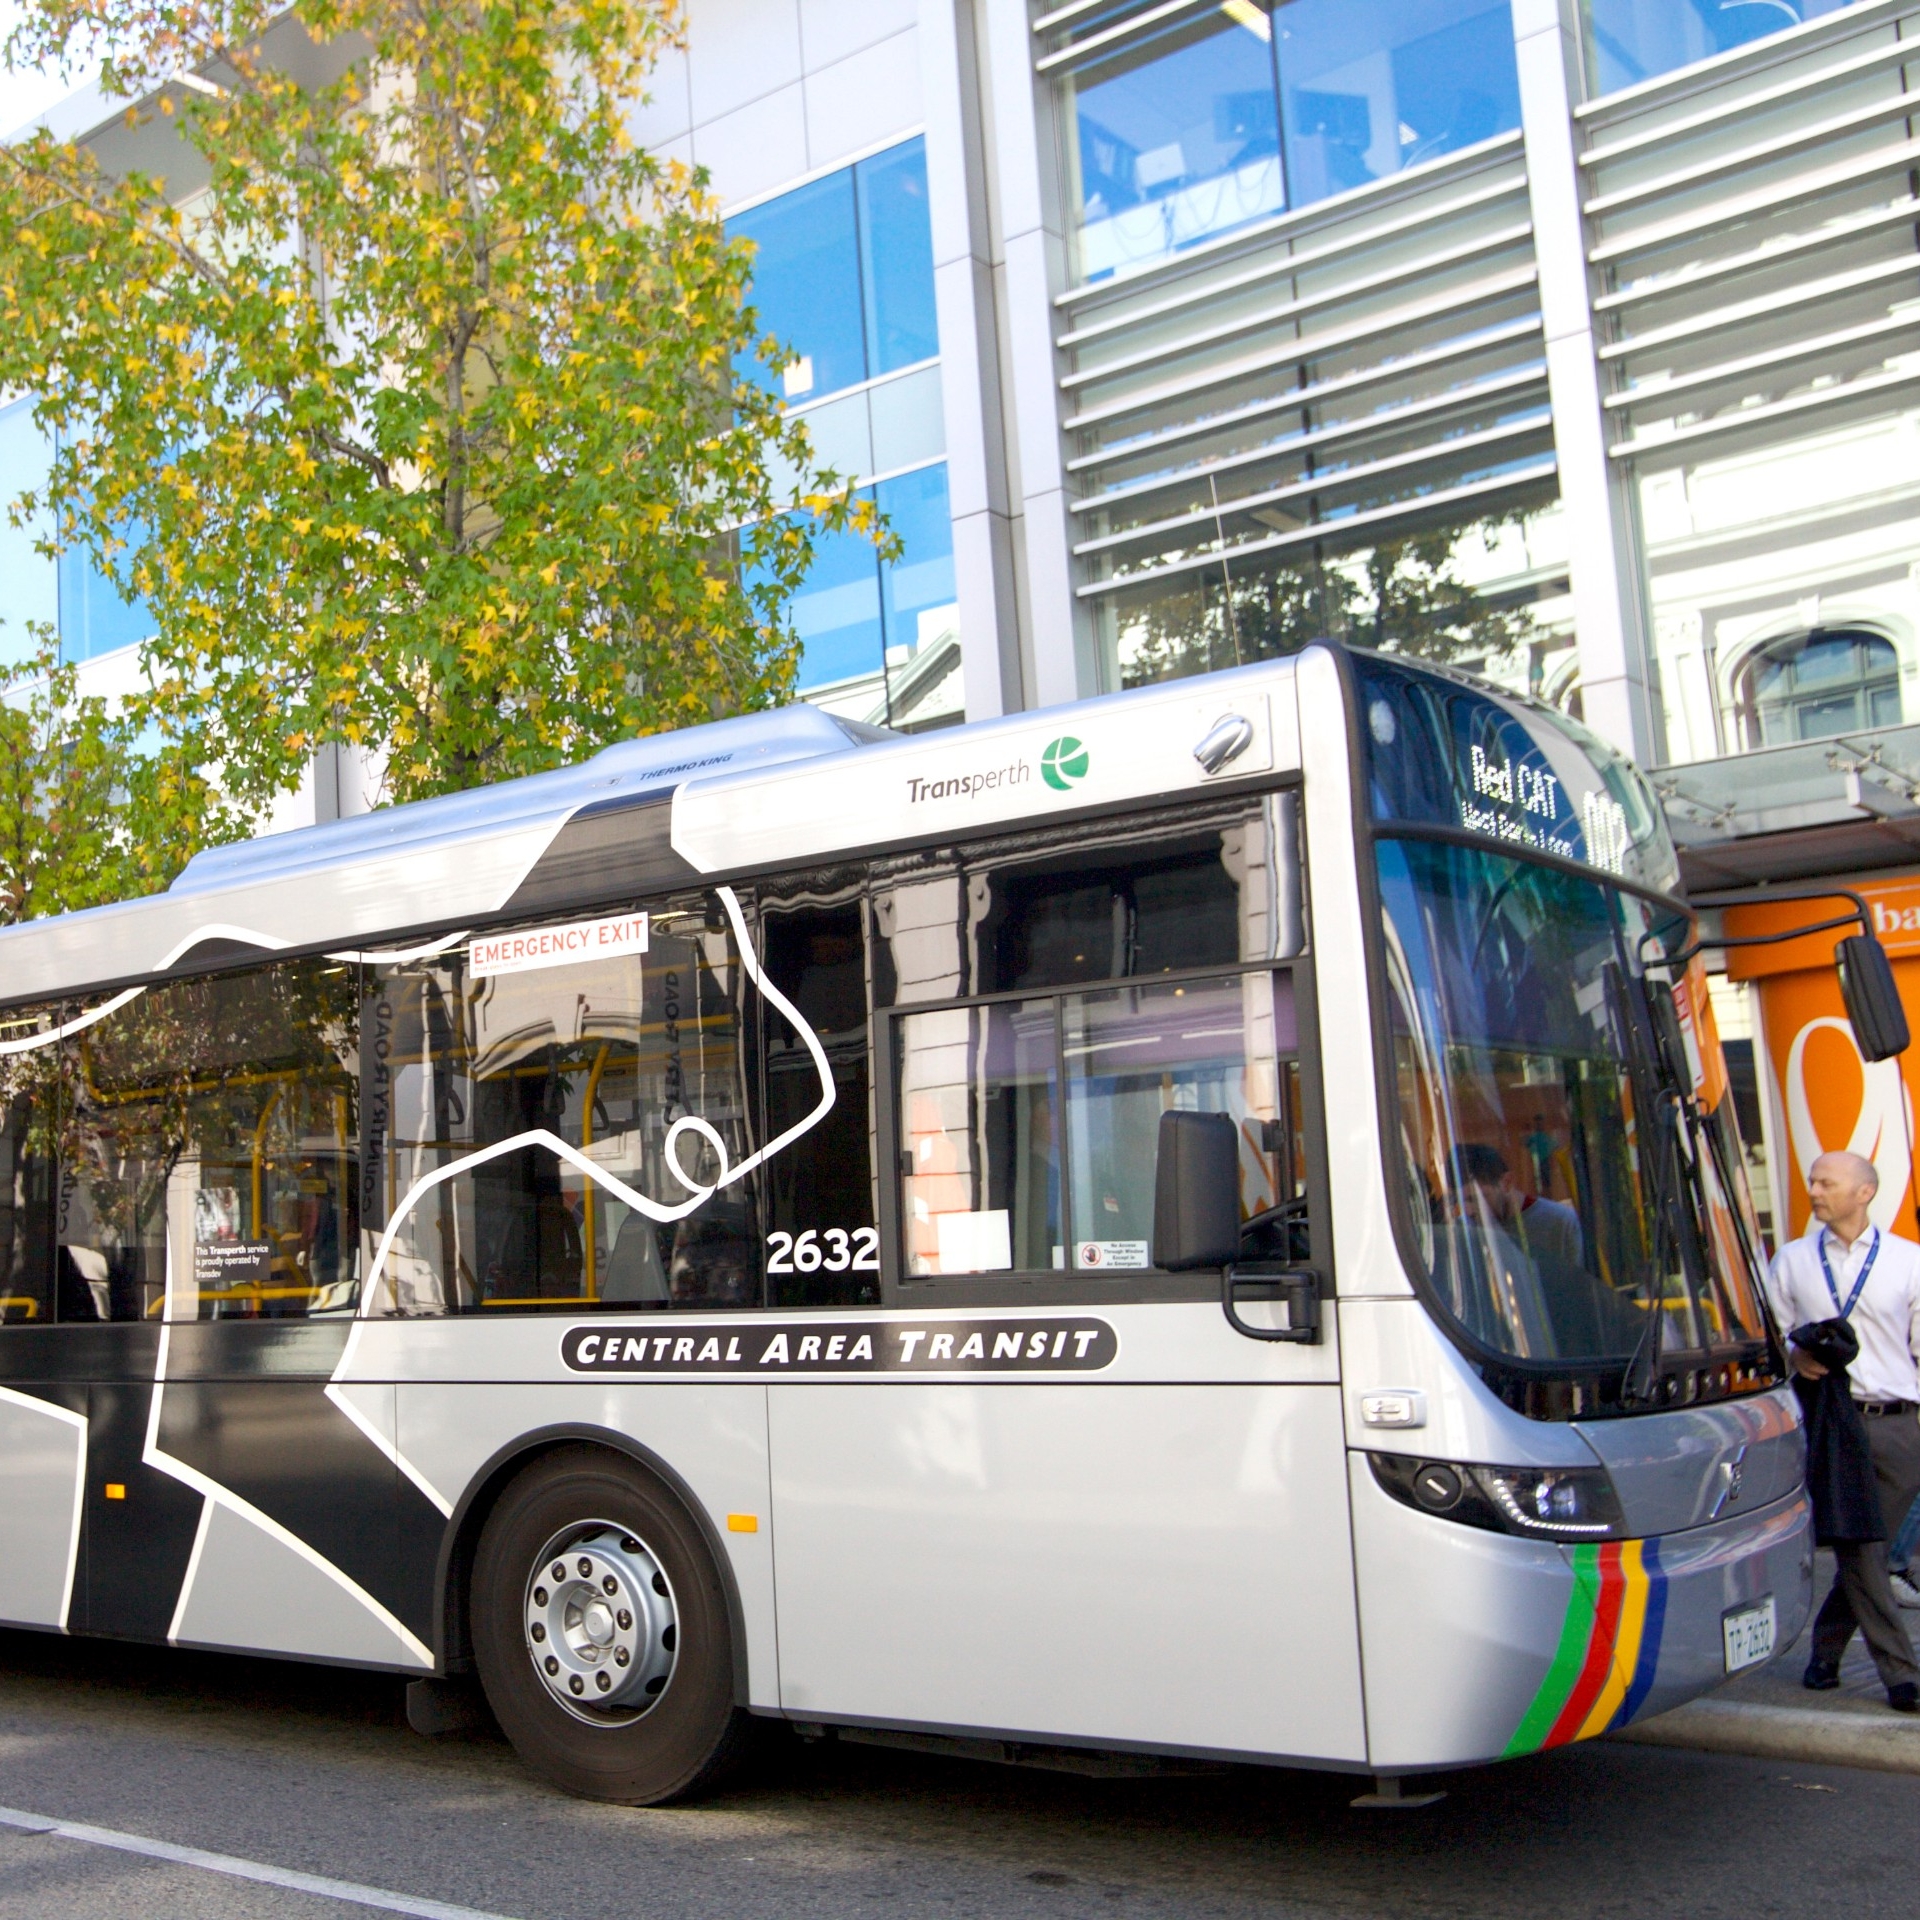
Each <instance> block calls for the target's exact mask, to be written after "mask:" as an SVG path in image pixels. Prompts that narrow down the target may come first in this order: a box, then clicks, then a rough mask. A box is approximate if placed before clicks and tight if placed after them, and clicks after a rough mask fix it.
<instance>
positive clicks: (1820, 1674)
mask: <svg viewBox="0 0 1920 1920" xmlns="http://www.w3.org/2000/svg"><path fill="white" fill-rule="evenodd" d="M1800 1684H1801V1685H1802V1686H1803V1687H1805V1688H1807V1689H1808V1690H1809V1691H1810V1692H1813V1693H1831V1692H1832V1691H1833V1690H1834V1688H1835V1687H1837V1686H1838V1685H1839V1684H1840V1669H1839V1668H1838V1667H1837V1666H1831V1667H1830V1666H1828V1665H1827V1663H1826V1662H1825V1661H1824V1660H1809V1661H1808V1662H1807V1670H1806V1672H1805V1673H1803V1674H1802V1675H1801V1676H1800Z"/></svg>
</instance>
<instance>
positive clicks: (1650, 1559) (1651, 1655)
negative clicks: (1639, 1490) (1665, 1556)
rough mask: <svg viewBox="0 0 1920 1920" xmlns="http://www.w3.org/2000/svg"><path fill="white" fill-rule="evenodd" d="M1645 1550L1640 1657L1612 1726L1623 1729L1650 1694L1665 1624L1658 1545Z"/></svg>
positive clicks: (1664, 1572)
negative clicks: (1644, 1606)
mask: <svg viewBox="0 0 1920 1920" xmlns="http://www.w3.org/2000/svg"><path fill="white" fill-rule="evenodd" d="M1642 1545H1643V1546H1644V1547H1645V1549H1646V1554H1645V1560H1646V1570H1647V1624H1646V1626H1645V1627H1644V1628H1643V1629H1642V1631H1641V1634H1640V1655H1639V1658H1638V1659H1637V1660H1636V1661H1635V1662H1634V1668H1633V1681H1632V1683H1631V1685H1629V1686H1628V1688H1627V1697H1626V1698H1625V1699H1624V1700H1623V1701H1622V1702H1621V1703H1620V1712H1619V1714H1618V1716H1617V1717H1616V1719H1615V1721H1614V1724H1615V1725H1616V1726H1625V1725H1626V1723H1627V1722H1628V1721H1629V1720H1631V1719H1632V1718H1633V1716H1634V1715H1635V1714H1636V1713H1638V1712H1639V1711H1640V1709H1641V1708H1642V1707H1643V1706H1645V1705H1646V1703H1647V1695H1648V1694H1650V1693H1651V1692H1652V1691H1653V1680H1654V1675H1655V1674H1656V1673H1657V1672H1658V1671H1659V1667H1660V1636H1661V1634H1662V1632H1663V1631H1664V1630H1665V1628H1666V1624H1667V1570H1666V1568H1665V1567H1663V1566H1662V1565H1661V1564H1660V1542H1659V1541H1658V1540H1647V1541H1644V1542H1642Z"/></svg>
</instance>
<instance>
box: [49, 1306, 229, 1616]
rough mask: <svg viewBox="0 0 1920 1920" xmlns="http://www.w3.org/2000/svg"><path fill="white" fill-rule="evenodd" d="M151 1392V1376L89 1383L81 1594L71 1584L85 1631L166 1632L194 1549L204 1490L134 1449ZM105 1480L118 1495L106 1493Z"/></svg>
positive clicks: (142, 1435)
mask: <svg viewBox="0 0 1920 1920" xmlns="http://www.w3.org/2000/svg"><path fill="white" fill-rule="evenodd" d="M143 1331H144V1329H143ZM153 1394H154V1387H153V1382H152V1380H151V1379H148V1380H145V1381H140V1382H135V1381H122V1382H115V1383H111V1384H107V1383H101V1382H96V1383H95V1384H94V1385H93V1386H92V1387H91V1388H90V1389H89V1390H88V1394H87V1401H88V1406H87V1499H86V1524H85V1526H84V1528H83V1529H82V1536H81V1537H82V1542H83V1549H82V1566H83V1569H84V1572H83V1578H82V1583H81V1592H82V1593H84V1595H85V1601H84V1607H83V1605H82V1602H81V1597H80V1593H76V1595H75V1597H74V1607H73V1612H72V1616H71V1618H72V1624H73V1625H74V1626H76V1627H78V1628H80V1629H82V1630H83V1631H85V1632H87V1633H110V1634H116V1635H120V1636H122V1637H124V1638H126V1639H130V1640H164V1639H165V1638H166V1637H167V1628H168V1627H169V1626H171V1625H172V1624H173V1610H174V1608H175V1607H176V1606H177V1605H178V1604H179V1600H180V1588H181V1584H182V1583H183V1582H184V1581H185V1579H186V1577H187V1562H188V1561H189V1560H190V1559H191V1558H192V1557H193V1536H194V1533H195V1532H196V1531H197V1529H198V1528H199V1525H200V1509H201V1506H202V1504H203V1502H202V1496H201V1495H200V1494H199V1493H198V1492H197V1491H196V1490H195V1489H194V1488H192V1487H190V1486H188V1485H186V1483H185V1482H184V1481H181V1480H176V1479H175V1478H174V1477H173V1475H172V1474H170V1473H163V1472H162V1471H161V1470H160V1469H159V1468H158V1467H153V1466H149V1465H148V1464H147V1463H146V1461H145V1460H143V1459H142V1458H141V1455H142V1454H143V1453H144V1452H145V1450H146V1444H147V1417H148V1414H149V1413H150V1411H151V1410H152V1406H153ZM109 1486H118V1487H121V1488H124V1489H125V1492H124V1495H123V1496H122V1497H121V1498H118V1499H111V1500H110V1499H108V1497H107V1488H108V1487H109Z"/></svg>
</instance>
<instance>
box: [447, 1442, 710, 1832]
mask: <svg viewBox="0 0 1920 1920" xmlns="http://www.w3.org/2000/svg"><path fill="white" fill-rule="evenodd" d="M471 1597H472V1608H473V1647H474V1656H475V1659H476V1661H477V1663H478V1665H479V1669H480V1680H481V1684H482V1685H483V1686H484V1687H485V1688H486V1693H487V1702H488V1704H489V1705H490V1706H491V1707H492V1708H493V1712H494V1717H495V1718H496V1719H497V1720H498V1721H499V1722H500V1725H501V1728H502V1729H503V1730H504V1731H505V1733H506V1735H507V1738H508V1739H509V1740H511V1741H512V1742H513V1744H514V1746H515V1748H516V1749H517V1750H518V1751H519V1753H520V1756H521V1758H522V1759H524V1760H525V1761H526V1762H527V1764H528V1765H529V1766H531V1767H533V1768H534V1769H535V1771H537V1772H538V1773H541V1774H543V1775H544V1776H545V1777H546V1778H547V1779H549V1780H551V1781H552V1782H553V1783H554V1784H555V1785H556V1786H559V1787H563V1788H565V1789H566V1790H567V1791H568V1792H569V1793H577V1794H581V1795H584V1796H585V1797H587V1798H589V1799H593V1800H617V1801H622V1802H625V1803H626V1804H628V1805H631V1806H658V1805H661V1804H662V1803H664V1802H666V1801H670V1800H682V1799H685V1798H687V1797H688V1796H689V1795H692V1794H695V1793H697V1792H699V1791H700V1790H701V1789H702V1788H705V1787H708V1786H711V1785H712V1784H713V1783H714V1782H715V1781H716V1780H717V1779H718V1778H719V1777H720V1775H721V1774H722V1773H723V1772H724V1771H725V1770H726V1769H727V1768H728V1767H729V1766H730V1765H731V1763H732V1762H733V1761H734V1760H735V1758H736V1757H737V1756H738V1754H739V1752H740V1750H741V1747H742V1745H743V1743H744V1741H745V1738H746V1734H747V1727H748V1716H747V1715H746V1714H745V1713H743V1712H741V1711H740V1710H739V1709H737V1708H736V1707H735V1706H734V1704H733V1646H732V1634H731V1630H730V1628H729V1625H728V1620H727V1601H726V1594H725V1591H724V1590H723V1588H722V1587H721V1584H720V1576H719V1572H718V1570H717V1569H716V1567H715V1566H714V1563H713V1556H712V1555H711V1554H710V1553H709V1552H708V1550H707V1546H706V1542H705V1541H704V1540H703V1539H702V1538H701V1536H700V1532H699V1529H698V1528H697V1527H696V1526H695V1524H694V1522H693V1520H692V1518H691V1517H690V1516H689V1515H688V1514H687V1512H686V1510H685V1508H684V1507H683V1506H682V1505H681V1504H680V1502H679V1501H678V1500H677V1499H675V1498H674V1497H673V1495H672V1494H670V1493H669V1492H668V1491H667V1490H666V1489H665V1488H664V1487H663V1486H661V1484H660V1483H659V1482H658V1481H657V1480H656V1479H654V1478H653V1476H652V1475H650V1474H648V1473H646V1472H645V1471H644V1470H643V1469H641V1468H640V1467H638V1466H636V1465H634V1464H633V1463H632V1462H630V1461H628V1460H625V1459H623V1458H622V1457H621V1456H619V1455H618V1454H614V1453H610V1452H604V1451H601V1450H600V1449H598V1448H593V1447H566V1448H562V1449H561V1450H560V1451H558V1452H555V1453H550V1454H548V1455H546V1456H545V1457H544V1458H542V1459H540V1460H539V1461H537V1462H535V1464H534V1465H533V1466H531V1467H529V1468H528V1469H527V1470H526V1471H525V1472H524V1473H522V1474H521V1475H520V1476H519V1477H518V1478H517V1479H515V1480H514V1481H512V1482H511V1483H510V1484H509V1486H508V1487H507V1489H506V1491H505V1492H504V1493H503V1494H502V1495H501V1496H500V1499H499V1501H498V1503H497V1504H496V1505H495V1507H494V1509H493V1511H492V1512H491V1513H490V1514H489V1515H488V1516H487V1521H486V1525H485V1526H484V1527H483V1528H482V1529H481V1533H480V1543H479V1548H478V1551H477V1552H476V1553H475V1555H474V1568H473V1587H472V1596H471Z"/></svg>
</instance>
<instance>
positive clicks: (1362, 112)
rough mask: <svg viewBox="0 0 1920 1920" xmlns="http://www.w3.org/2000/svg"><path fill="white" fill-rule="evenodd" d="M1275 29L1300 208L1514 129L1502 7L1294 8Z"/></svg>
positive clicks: (1354, 3)
mask: <svg viewBox="0 0 1920 1920" xmlns="http://www.w3.org/2000/svg"><path fill="white" fill-rule="evenodd" d="M1273 21H1274V28H1275V31H1276V34H1277V36H1278V39H1277V45H1278V48H1279V59H1280V89H1281V119H1282V121H1283V123H1284V124H1285V127H1286V134H1287V179H1288V182H1289V185H1290V188H1291V193H1292V198H1293V203H1294V205H1296V206H1305V205H1307V204H1308V203H1309V202H1311V201H1314V200H1324V199H1325V198H1326V197H1327V196H1328V195H1329V194H1334V193H1344V192H1346V191H1347V189H1348V188H1350V187H1358V186H1363V185H1364V184H1365V183H1366V182H1367V181H1369V180H1379V179H1382V178H1384V177H1385V176H1386V175H1388V174H1392V173H1398V172H1399V171H1400V169H1401V168H1402V167H1411V166H1417V165H1418V164H1419V163H1420V162H1421V161H1422V160H1431V159H1432V158H1433V157H1434V156H1435V155H1436V154H1442V153H1452V152H1454V151H1455V150H1456V149H1457V148H1460V147H1466V146H1471V145H1472V144H1473V143H1474V142H1475V141H1476V140H1485V139H1487V138H1489V137H1490V136H1491V135H1493V134H1496V133H1504V132H1506V131H1507V130H1508V129H1509V128H1511V127H1517V126H1518V125H1519V124H1520V84H1519V79H1518V77H1517V75H1516V73H1515V71H1514V59H1513V14H1512V11H1511V9H1510V8H1509V7H1508V6H1507V4H1506V0H1498V4H1495V5H1493V6H1489V5H1488V4H1487V0H1290V4H1289V5H1286V6H1283V7H1280V8H1277V9H1276V10H1275V12H1274V16H1273Z"/></svg>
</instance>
